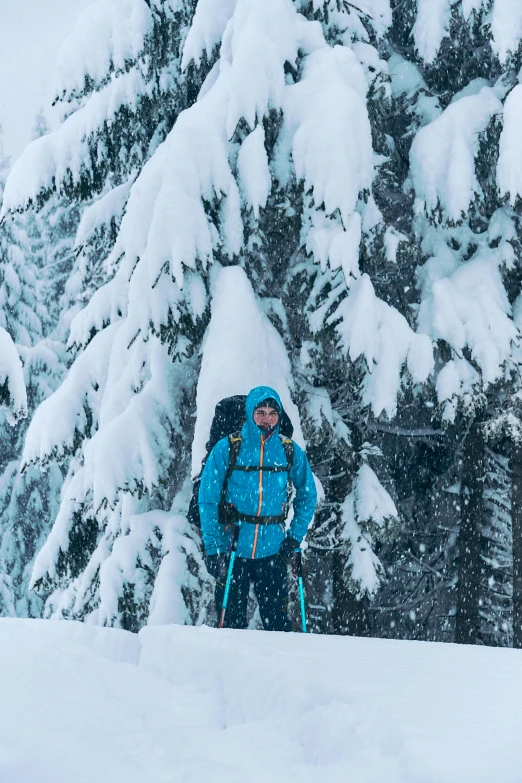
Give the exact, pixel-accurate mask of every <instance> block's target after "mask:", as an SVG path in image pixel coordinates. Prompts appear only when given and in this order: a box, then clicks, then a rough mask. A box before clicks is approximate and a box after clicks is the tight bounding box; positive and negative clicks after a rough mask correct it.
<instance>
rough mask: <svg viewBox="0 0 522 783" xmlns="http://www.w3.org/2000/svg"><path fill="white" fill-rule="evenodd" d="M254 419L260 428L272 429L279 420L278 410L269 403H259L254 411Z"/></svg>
mask: <svg viewBox="0 0 522 783" xmlns="http://www.w3.org/2000/svg"><path fill="white" fill-rule="evenodd" d="M254 421H255V423H256V424H257V426H258V427H259V428H260V429H262V430H264V431H268V430H272V429H273V428H274V427H275V426H276V425H277V422H278V421H279V412H278V411H277V409H276V408H272V407H270V406H269V405H261V406H260V407H259V408H256V409H255V411H254Z"/></svg>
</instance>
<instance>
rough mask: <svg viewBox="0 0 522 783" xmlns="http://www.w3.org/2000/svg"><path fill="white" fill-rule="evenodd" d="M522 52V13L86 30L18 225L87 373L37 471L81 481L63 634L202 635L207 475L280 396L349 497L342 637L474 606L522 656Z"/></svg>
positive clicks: (42, 433) (333, 588)
mask: <svg viewBox="0 0 522 783" xmlns="http://www.w3.org/2000/svg"><path fill="white" fill-rule="evenodd" d="M521 37H522V18H521V16H520V12H519V10H518V7H517V6H516V4H515V2H514V0H513V1H511V0H487V2H486V0H459V2H456V3H455V2H450V0H437V2H432V1H431V0H401V2H394V1H393V0H391V1H390V2H389V1H388V0H364V2H362V1H361V2H360V3H348V2H344V1H342V2H341V0H263V2H262V1H261V0H226V1H225V0H199V2H196V0H163V1H162V0H151V1H150V2H145V0H112V2H110V1H109V0H98V2H96V3H94V4H93V5H92V6H90V7H89V8H88V9H87V10H86V11H85V13H84V15H83V16H82V17H81V18H80V20H79V23H78V26H77V28H76V30H75V32H74V33H73V34H72V35H71V37H70V39H69V40H68V42H66V44H65V46H64V48H63V50H62V53H61V56H60V74H61V75H60V77H59V79H58V82H57V88H56V95H57V102H56V106H57V111H59V112H61V116H62V122H61V124H60V126H59V127H58V129H57V130H56V131H54V132H52V133H47V134H46V135H44V136H42V137H41V138H38V139H36V140H35V141H34V142H33V143H32V145H30V147H29V148H28V150H27V151H26V152H25V154H24V155H23V156H22V157H21V159H20V160H19V161H18V162H17V163H16V164H15V166H14V167H13V170H12V172H11V174H10V176H9V179H8V182H7V187H6V193H5V199H4V210H3V213H4V215H6V216H9V215H11V216H13V215H15V214H16V212H17V210H23V209H28V210H29V212H28V215H29V216H30V217H28V220H30V221H32V222H31V223H30V225H31V226H33V227H34V226H35V225H39V226H40V228H39V229H38V231H33V236H36V235H37V234H38V232H39V233H40V237H41V242H42V246H46V247H48V248H50V249H52V253H54V256H52V258H54V259H56V269H57V270H59V271H60V274H59V275H56V276H53V275H52V273H51V274H49V275H48V278H47V279H48V281H49V284H50V285H55V286H56V287H55V288H54V289H47V290H48V292H49V290H52V291H53V295H50V294H49V293H48V294H47V296H48V297H49V307H51V308H52V303H53V302H59V305H60V311H61V313H62V314H61V315H60V320H59V326H58V329H57V331H55V332H54V336H55V337H57V338H62V337H64V338H65V336H66V335H67V341H68V347H69V355H70V357H71V361H72V365H71V369H70V371H69V373H68V375H67V377H66V378H65V380H64V382H63V384H62V385H61V386H60V387H59V389H58V390H57V391H56V392H55V394H53V395H52V396H51V397H50V398H49V399H48V400H46V401H45V402H44V403H43V404H42V405H41V406H40V408H39V409H38V410H37V412H36V414H35V416H34V418H33V421H32V423H31V426H30V429H29V432H28V437H27V440H26V445H25V455H24V460H25V464H26V465H28V466H35V465H37V464H39V465H40V466H43V467H44V468H45V467H46V466H49V465H51V464H53V461H54V460H58V461H59V462H60V463H61V464H62V467H63V470H64V472H66V474H67V477H66V481H65V485H64V488H63V492H62V496H61V502H60V507H59V511H58V513H57V516H56V521H55V524H54V527H53V530H52V532H51V534H50V535H49V537H48V538H47V541H46V543H45V545H44V546H43V548H42V549H41V551H40V554H39V556H38V559H37V562H36V565H35V569H34V572H33V585H34V587H35V588H36V589H37V590H38V591H39V592H40V593H41V594H42V595H43V596H44V597H45V598H46V599H47V604H46V612H47V613H48V614H54V615H56V616H66V617H79V618H89V619H90V620H91V621H93V622H100V623H106V624H119V625H122V626H124V627H128V628H133V629H134V628H137V627H139V626H140V625H141V624H143V623H144V622H146V621H147V620H148V621H149V622H160V621H163V620H165V619H168V620H174V621H179V622H198V621H200V620H201V619H202V618H204V616H205V601H206V597H207V591H206V587H205V585H206V584H207V583H206V572H205V569H204V567H203V564H202V558H201V549H200V545H199V540H198V534H197V531H195V530H193V529H192V528H191V527H190V525H189V524H188V522H187V520H186V508H187V503H188V496H189V493H190V484H189V479H190V474H191V461H192V472H193V473H196V472H197V470H198V469H199V465H200V463H201V459H202V457H203V454H204V444H205V441H206V437H207V435H208V429H209V426H210V420H211V416H212V409H213V405H214V404H215V403H216V402H217V401H218V399H219V398H220V397H222V396H226V395H227V394H236V393H241V392H245V391H248V388H247V387H248V385H249V384H254V383H258V382H263V383H270V384H272V385H275V386H276V387H278V389H279V391H280V392H281V394H282V395H283V397H284V398H285V405H288V409H289V412H290V413H291V415H292V418H293V422H294V426H295V428H296V438H297V439H298V440H299V439H302V442H304V443H306V446H307V450H308V453H309V456H310V458H311V461H312V465H313V467H314V470H315V473H316V476H317V478H318V481H319V483H320V484H321V497H322V499H321V505H320V507H319V509H318V513H317V516H316V521H315V525H314V528H313V530H312V531H311V532H310V535H309V542H310V548H309V557H308V571H309V579H310V581H309V585H310V586H311V591H312V594H311V596H310V597H311V603H312V604H314V605H318V604H320V603H321V602H323V603H324V601H323V597H324V596H325V595H326V594H328V595H330V598H331V600H330V598H329V599H328V601H329V602H330V604H331V605H330V608H329V609H328V611H329V612H330V617H331V619H330V620H328V621H326V620H325V619H324V617H323V618H322V619H321V617H320V613H319V614H318V615H317V621H314V622H315V626H314V627H315V629H316V630H326V629H327V625H328V623H330V625H329V626H328V630H335V631H338V632H346V631H347V630H348V631H349V630H350V629H353V628H355V625H356V623H354V622H351V621H350V617H349V615H350V613H351V614H352V615H353V613H354V611H355V608H356V607H357V606H358V607H359V610H360V612H359V614H360V617H359V620H358V624H357V629H358V630H359V631H361V628H362V626H363V625H364V626H365V627H366V630H370V631H373V632H378V633H388V634H390V635H415V636H418V637H419V638H452V634H453V633H454V629H455V621H454V619H453V618H454V616H455V608H456V607H459V606H461V604H462V601H461V599H462V597H463V595H462V588H463V586H464V585H468V584H469V585H473V590H475V589H476V594H475V593H473V595H474V596H475V597H473V598H472V599H471V603H472V604H473V607H474V608H473V611H474V612H475V616H476V620H469V622H468V620H466V621H465V623H464V624H466V623H467V624H468V625H470V624H471V625H473V628H470V633H471V634H472V636H473V635H474V636H475V637H476V636H477V635H478V634H479V633H480V635H481V637H482V638H483V639H484V640H487V641H488V642H493V641H494V642H495V643H504V642H505V641H506V640H507V639H508V638H509V633H508V632H505V631H504V630H503V626H502V623H503V622H504V620H505V614H506V608H505V604H506V600H509V599H507V598H506V596H509V590H510V586H509V584H508V582H509V578H508V579H507V580H505V581H504V582H503V583H502V590H501V592H502V596H501V598H499V600H498V603H497V604H495V600H496V599H495V597H494V596H495V591H494V590H493V589H492V585H493V584H494V582H495V578H494V576H493V582H491V580H490V579H489V576H491V574H490V575H489V576H488V575H487V573H486V571H485V570H484V565H483V564H484V563H486V562H487V563H488V564H489V565H488V568H489V567H490V566H491V567H493V566H494V564H495V563H497V562H500V561H502V566H499V568H501V567H502V568H504V565H505V562H506V559H505V558H507V557H508V554H507V552H508V550H509V548H510V546H511V544H510V539H509V535H510V532H509V530H508V526H507V525H505V524H500V520H501V517H502V515H500V516H499V513H498V509H499V508H502V509H505V508H508V507H509V503H508V499H507V496H506V492H507V491H508V490H507V483H506V482H507V479H506V476H507V475H508V472H507V468H506V464H505V458H506V457H507V456H509V454H508V453H507V452H508V451H509V446H506V441H505V440H502V438H503V436H504V434H506V433H507V434H508V435H509V436H510V437H511V439H512V440H513V439H515V440H516V437H515V434H514V433H516V432H520V428H519V425H518V418H519V416H518V405H519V402H518V399H519V393H520V387H519V380H518V379H519V365H520V355H519V347H518V342H519V333H520V331H519V330H520V312H522V310H521V307H520V302H521V301H522V300H521V299H520V298H519V297H520V294H521V278H520V273H519V269H518V255H519V253H520V248H521V239H522V234H521V231H520V221H519V211H520V204H521V203H522V202H521V193H520V189H521V187H522V180H521V177H520V171H521V169H520V165H519V158H520V151H521V150H520V141H519V133H518V126H519V116H520V114H521V111H520V107H519V104H520V101H521V95H522V93H521V92H520V90H521V85H520V84H519V71H520V66H521V65H522V62H521V48H520V40H521ZM94 39H96V44H97V45H96V46H93V40H94ZM6 219H7V218H6ZM64 224H65V225H66V226H68V227H69V228H68V229H67V231H65V233H66V234H67V235H70V233H71V232H72V230H73V228H74V229H75V230H76V227H77V230H76V237H75V242H74V248H72V247H71V244H70V243H69V241H67V242H66V243H65V246H64V247H61V246H60V241H59V235H60V231H58V232H54V233H53V226H57V225H64ZM31 231H32V229H31ZM30 233H31V232H30ZM62 233H64V232H62ZM50 263H51V264H52V263H54V261H51V262H50ZM229 267H232V268H229ZM48 312H49V309H48ZM53 312H54V314H53V315H52V320H53V323H56V321H57V319H58V315H59V314H58V312H57V311H53ZM267 346H269V347H270V350H269V354H267V353H266V350H267V348H266V347H267ZM269 355H272V356H273V361H272V362H271V361H269V358H267V357H268V356H269ZM256 358H257V361H256ZM220 371H221V372H220ZM469 433H473V434H475V435H477V436H478V435H480V438H482V437H483V436H485V437H486V438H488V437H489V438H490V441H489V443H486V444H485V446H484V444H482V441H481V444H482V445H481V444H478V441H477V443H476V444H475V446H476V449H475V446H474V445H473V443H471V441H470V434H469ZM479 446H480V449H479V448H478V447H479ZM484 448H485V451H484ZM474 449H475V450H474ZM477 449H478V450H477ZM479 452H480V454H481V455H485V457H484V459H485V460H486V463H487V468H488V470H487V476H488V478H487V482H488V486H487V487H486V491H485V492H484V491H483V486H482V484H480V483H479V484H478V485H477V486H476V487H475V488H474V489H473V491H472V496H473V498H474V499H475V500H474V502H475V503H476V508H475V511H476V512H477V513H474V514H472V515H471V516H469V520H468V521H470V520H471V521H470V525H471V527H469V531H468V532H469V535H470V536H471V538H470V540H472V541H473V542H474V543H476V542H477V540H478V539H477V536H479V537H480V541H479V542H478V545H477V546H475V545H474V546H473V547H472V550H473V553H474V555H473V557H474V560H473V562H471V560H470V562H469V564H466V563H467V561H465V558H464V559H463V557H462V556H461V557H460V561H459V553H460V555H462V552H463V551H464V550H465V549H466V547H465V546H463V545H462V540H463V539H462V536H463V535H464V529H465V527H466V519H468V517H466V514H465V513H463V511H462V508H463V505H465V504H466V502H467V498H468V496H469V492H470V491H471V490H470V488H471V485H472V483H473V481H474V480H475V479H476V477H477V475H478V473H480V471H478V467H479V463H480V464H482V462H481V460H482V459H483V457H482V456H481V457H480V459H478V458H477V461H476V462H474V460H473V458H471V457H470V455H472V454H474V453H477V454H479ZM463 465H465V466H467V467H466V470H467V471H468V474H466V470H463V469H462V466H463ZM28 469H29V468H28ZM31 469H33V468H32V467H31ZM34 469H36V468H34ZM481 475H482V474H481ZM473 486H474V485H473ZM493 488H494V489H493ZM492 492H493V495H494V498H493V495H492V494H491V493H492ZM488 493H489V494H488ZM502 519H503V517H502ZM461 520H462V521H463V524H462V525H460V523H461ZM459 525H460V536H461V539H460V544H461V546H460V548H459ZM491 531H494V537H495V544H494V546H493V545H492V544H491V542H490V543H488V542H487V541H488V540H490V539H488V536H490V534H491ZM501 531H502V532H501ZM503 537H504V538H503ZM490 538H491V536H490ZM501 538H502V540H500V539H501ZM493 550H495V551H494V552H493ZM470 551H471V550H470ZM500 553H501V554H500ZM459 562H460V573H461V579H460V583H458V580H457V575H458V573H459ZM495 567H496V566H495ZM325 569H326V570H327V571H328V573H325ZM386 572H388V575H389V577H390V579H389V581H388V584H387V585H386V584H384V586H383V583H384V582H385V581H386V580H385V579H384V576H385V575H386ZM468 576H469V577H470V581H467V578H468ZM327 583H328V584H327ZM459 584H460V590H461V593H460V594H459V592H458V591H459ZM312 586H313V587H312ZM473 590H472V589H471V588H469V589H468V588H466V596H464V598H465V599H466V600H468V598H469V595H468V594H471V592H473ZM470 591H471V592H470ZM488 591H489V592H488ZM475 598H476V599H477V600H475ZM479 598H480V600H482V601H483V606H486V605H487V610H486V609H484V611H483V616H482V620H481V619H480V618H479V610H478V600H479ZM459 601H460V603H459ZM484 602H485V603H484ZM475 610H476V611H475ZM459 612H460V609H459ZM363 615H364V622H363V621H362V619H361V618H362V617H363ZM486 615H487V617H486ZM462 617H463V615H462V613H460V619H461V620H462ZM493 617H496V618H497V620H495V622H497V626H496V630H493V631H491V629H490V630H489V631H488V629H487V628H486V629H485V628H484V627H483V626H484V622H485V623H486V626H489V625H491V623H493V621H492V620H490V619H488V618H493ZM332 618H333V619H332ZM498 618H503V619H502V620H498ZM481 622H482V624H483V625H482V627H481V626H480V623H481ZM499 623H500V624H499ZM458 624H459V618H457V626H458ZM497 631H498V632H497ZM470 639H471V637H470Z"/></svg>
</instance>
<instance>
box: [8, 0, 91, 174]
mask: <svg viewBox="0 0 522 783" xmlns="http://www.w3.org/2000/svg"><path fill="white" fill-rule="evenodd" d="M91 2H93V0H16V1H15V2H13V0H0V126H1V127H2V128H3V143H4V152H5V153H6V154H7V155H10V156H11V157H12V158H13V159H15V158H17V157H18V155H19V154H20V153H21V152H22V150H23V148H24V147H25V146H26V145H27V144H28V143H29V141H30V140H31V132H32V129H33V127H34V124H35V117H36V114H37V113H38V111H39V110H40V109H41V108H42V106H49V104H50V103H51V101H52V100H53V98H54V97H55V96H54V95H53V94H52V93H53V84H54V78H55V66H56V58H57V54H58V51H59V48H60V46H61V44H62V42H63V41H64V39H65V38H66V37H67V35H68V33H69V32H70V31H71V29H72V28H73V27H74V23H75V21H76V18H77V17H78V14H79V13H80V11H82V10H83V9H84V8H85V7H86V6H87V5H88V4H89V3H91Z"/></svg>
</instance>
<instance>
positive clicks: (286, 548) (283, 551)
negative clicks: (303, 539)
mask: <svg viewBox="0 0 522 783" xmlns="http://www.w3.org/2000/svg"><path fill="white" fill-rule="evenodd" d="M300 548H301V544H300V543H299V541H297V540H296V539H295V538H292V536H287V537H286V538H285V539H284V541H283V543H282V544H281V547H280V549H279V557H281V558H282V559H283V560H288V558H289V557H292V555H293V554H294V552H295V550H296V549H300Z"/></svg>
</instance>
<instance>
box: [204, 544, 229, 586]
mask: <svg viewBox="0 0 522 783" xmlns="http://www.w3.org/2000/svg"><path fill="white" fill-rule="evenodd" d="M207 571H208V572H209V574H210V576H213V577H214V579H215V580H216V582H217V584H218V585H220V584H221V585H224V584H225V582H226V579H227V572H228V555H226V554H225V553H224V552H221V553H220V554H219V555H209V556H208V557H207Z"/></svg>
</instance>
